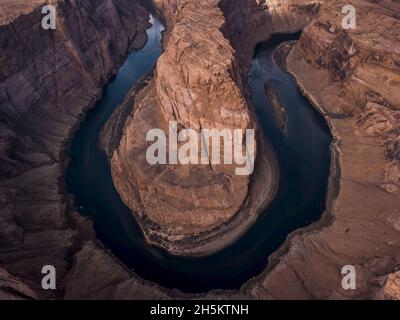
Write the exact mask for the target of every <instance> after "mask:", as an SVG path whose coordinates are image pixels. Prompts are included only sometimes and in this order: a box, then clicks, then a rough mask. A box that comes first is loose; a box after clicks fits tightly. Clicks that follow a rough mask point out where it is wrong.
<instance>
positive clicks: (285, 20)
mask: <svg viewBox="0 0 400 320" xmlns="http://www.w3.org/2000/svg"><path fill="white" fill-rule="evenodd" d="M154 2H155V5H156V6H157V7H158V8H159V9H160V10H161V12H162V13H163V15H164V17H165V19H166V21H167V26H168V30H169V32H168V34H167V36H166V37H165V41H164V42H165V48H166V51H165V53H164V55H163V57H162V58H161V59H160V61H159V63H158V66H157V72H156V75H155V77H154V80H153V81H152V83H151V85H150V86H148V87H147V88H146V89H145V90H144V91H142V92H141V93H140V95H141V98H142V99H141V102H140V104H141V105H142V106H143V105H145V104H146V105H147V106H149V107H152V108H154V109H152V110H155V111H156V113H157V114H160V117H159V118H157V119H152V121H159V122H160V123H162V122H163V121H165V119H170V118H173V119H177V120H179V121H180V122H182V123H183V124H185V125H189V124H190V125H191V126H192V125H198V126H199V127H200V126H205V125H206V124H207V125H209V124H210V123H211V124H212V125H214V124H220V123H222V124H223V125H226V124H227V123H230V124H231V125H240V126H243V128H247V127H256V128H257V122H256V120H255V119H254V118H253V116H252V112H251V106H250V105H249V103H248V92H247V89H246V88H245V86H244V85H243V83H244V82H243V79H244V77H245V75H246V73H247V71H248V68H249V65H250V63H251V59H252V53H253V50H254V47H255V46H256V44H257V43H259V42H261V41H264V40H266V39H268V38H269V36H270V35H271V34H273V33H281V32H292V31H299V30H304V32H303V34H302V37H301V39H300V41H298V43H297V44H296V46H295V47H294V48H293V49H292V51H291V52H290V54H289V56H288V59H287V67H288V69H289V71H290V72H291V73H292V74H293V75H294V76H295V77H296V79H297V81H298V83H299V85H300V86H301V87H302V88H303V90H304V93H305V95H307V96H308V97H309V99H310V100H311V101H312V102H313V104H314V105H315V107H316V108H317V109H318V110H319V111H320V112H321V113H322V114H323V115H324V117H325V118H326V120H327V122H328V123H329V125H330V127H331V130H332V133H333V134H334V136H335V143H334V145H333V146H332V154H333V156H334V158H335V162H334V165H333V166H332V175H331V183H330V196H329V199H328V209H327V212H326V213H325V214H324V216H323V219H322V220H321V222H320V223H318V224H315V225H313V226H311V227H309V228H306V229H304V230H299V231H298V232H296V233H294V234H293V235H291V236H290V237H289V238H288V239H287V241H286V242H285V244H284V245H283V246H282V248H281V249H280V250H279V251H278V252H277V253H276V254H274V255H273V256H272V257H270V264H269V267H268V268H267V269H266V270H265V271H264V272H263V273H262V274H261V275H259V276H257V277H256V278H254V279H252V280H250V281H249V282H248V283H246V284H244V285H243V287H242V288H241V289H240V290H237V291H229V292H225V293H224V292H220V291H219V292H209V293H205V294H204V295H203V296H206V297H207V298H210V299H212V298H216V297H219V298H221V297H223V298H256V299H269V298H283V299H289V298H302V299H307V298H314V299H315V298H319V299H321V298H379V299H381V298H396V297H397V298H398V292H399V291H398V287H399V280H398V279H399V276H398V272H397V273H396V271H397V270H398V268H399V265H400V251H399V246H400V197H399V192H400V191H399V190H400V183H399V177H400V169H399V161H400V159H399V132H400V128H399V108H400V97H399V92H398V90H396V89H398V87H399V84H400V47H399V46H400V41H399V40H400V23H399V19H400V17H399V12H400V4H399V3H398V2H397V1H390V0H382V1H371V2H370V1H366V0H347V1H339V0H330V1H306V0H304V1H300V0H299V1H296V0H292V1H283V0H274V1H268V4H264V3H263V2H261V1H257V0H230V1H228V0H226V1H225V0H222V1H219V2H218V1H211V0H207V1H204V2H203V1H201V2H198V1H194V0H192V1H177V0H169V1H167V0H156V1H154ZM3 3H4V4H6V5H7V16H5V17H2V18H3V19H2V20H1V22H0V43H1V45H0V110H1V119H2V121H1V126H0V154H1V160H0V161H1V166H0V168H1V176H2V178H1V180H0V184H1V186H0V190H1V193H0V195H1V197H0V228H1V230H4V231H2V233H1V234H0V262H1V266H0V287H1V288H7V287H8V288H13V289H12V292H11V291H10V290H3V289H0V296H1V297H6V298H33V299H35V298H49V297H52V298H66V299H70V298H76V299H78V298H91V299H96V298H97V299H101V298H108V299H117V298H125V299H127V298H131V299H132V298H176V297H183V296H185V297H190V295H183V294H181V293H179V292H177V291H173V292H172V291H169V290H166V289H164V288H160V287H159V286H157V285H156V284H153V283H150V282H147V281H144V280H142V279H140V278H139V277H138V276H137V275H135V274H134V273H132V272H129V271H127V270H126V268H125V267H124V266H123V265H121V263H119V261H118V260H116V259H115V258H114V257H113V256H111V255H110V253H108V252H107V251H106V250H104V249H103V248H102V246H101V245H100V244H99V243H98V242H97V241H96V240H95V238H94V235H93V232H92V231H91V226H90V224H89V223H88V222H87V221H86V220H84V219H82V218H81V217H79V216H78V215H77V214H75V213H74V212H72V211H71V209H70V206H68V205H67V198H66V196H65V191H64V189H63V187H62V182H61V181H63V174H64V170H65V165H64V163H65V161H66V155H65V152H64V147H65V145H66V142H67V141H68V140H69V139H70V136H71V134H72V132H73V128H74V127H75V126H76V125H77V124H78V123H79V121H80V120H81V119H82V116H83V114H84V110H86V109H87V108H89V107H90V106H92V105H93V104H94V102H95V100H96V99H98V97H99V94H100V92H101V90H100V88H101V87H102V86H103V85H104V84H105V83H106V82H107V80H108V79H109V78H110V76H111V75H112V74H113V73H115V72H116V70H117V68H118V66H119V65H120V64H121V63H122V61H123V58H124V57H125V56H126V54H127V52H128V50H129V49H131V48H134V47H140V46H141V45H143V43H144V42H145V39H146V38H145V33H144V30H145V29H146V28H147V27H148V24H147V17H148V16H147V14H146V13H145V10H144V9H143V8H142V6H141V5H140V4H139V3H138V2H137V1H119V0H110V1H105V0H104V1H103V0H98V1H94V0H82V1H79V2H68V5H67V2H64V1H61V0H60V1H59V2H58V8H59V10H58V12H59V13H58V14H59V15H61V16H62V17H63V18H64V19H62V21H63V24H62V28H60V29H59V30H58V31H57V32H56V33H55V39H56V41H55V42H54V41H53V38H50V36H45V35H43V34H42V33H41V30H40V28H39V25H40V21H41V20H40V11H39V9H38V5H40V3H41V2H40V1H38V2H34V1H32V2H30V4H31V6H28V5H26V1H22V0H21V1H19V0H18V1H13V2H10V1H5V2H4V1H3ZM22 3H24V4H22ZM349 3H350V4H353V5H354V6H355V7H356V8H357V23H358V28H357V29H356V30H354V31H347V32H345V31H343V30H341V28H340V25H341V18H342V15H341V8H342V7H343V6H344V5H347V4H349ZM21 8H23V9H21ZM176 12H179V13H180V14H179V15H175V14H174V13H176ZM205 12H207V14H208V15H207V22H208V23H207V26H202V22H201V21H200V22H199V21H198V20H197V19H198V18H199V17H202V15H203V14H205ZM89 13H90V14H89ZM89 16H90V17H91V18H90V19H89V18H88V17H89ZM76 19H78V20H79V21H80V22H81V23H82V25H84V26H86V27H85V28H82V29H81V30H80V32H85V36H84V37H79V32H77V31H76V30H74V29H73V26H74V23H72V21H73V20H76ZM100 20H101V21H107V22H108V23H106V24H101V23H96V22H99V21H100ZM182 21H188V22H189V21H190V22H192V23H197V24H199V27H202V28H206V30H207V31H210V32H211V33H210V34H212V35H213V36H214V37H215V41H211V40H210V37H209V34H208V33H201V32H194V33H193V34H192V35H190V34H189V35H188V34H186V32H189V31H190V25H189V26H185V25H182ZM220 28H221V30H222V33H221V32H219V30H220ZM122 29H123V30H125V32H120V31H121V30H122ZM12 30H13V31H12ZM116 30H118V32H116ZM174 30H175V31H174ZM176 30H179V31H180V33H179V35H178V34H177V32H176ZM202 30H204V29H202ZM190 32H192V31H190ZM110 34H112V37H111V36H110ZM93 35H97V36H98V38H97V39H96V40H94V38H93ZM231 35H232V36H231ZM19 39H23V40H24V41H19ZM99 39H102V41H99ZM194 40H195V41H194ZM6 41H11V42H7V43H8V44H7V45H5V43H6ZM13 43H15V45H10V44H13ZM196 43H202V44H204V48H202V49H201V48H196ZM54 44H55V45H54ZM216 45H220V46H222V48H221V49H222V50H221V54H218V55H217V56H215V57H210V58H209V59H215V60H212V62H213V63H216V65H217V68H216V70H212V67H211V66H209V67H207V66H206V65H204V66H203V65H197V64H201V61H195V62H196V63H194V62H193V61H192V60H193V58H191V54H193V53H194V52H196V53H198V52H201V50H205V51H204V52H215V50H216V48H215V46H216ZM55 48H56V49H57V52H60V53H62V54H60V55H56V56H55V57H56V61H55V62H56V63H57V66H59V68H57V69H56V68H53V65H50V66H49V65H48V64H45V63H43V61H48V60H49V57H54V49H55ZM110 48H113V49H114V50H112V54H111V51H109V50H108V49H110ZM186 51H187V52H186ZM178 52H180V53H182V58H183V60H180V59H178V58H177V56H176V54H177V53H178ZM204 52H203V53H204ZM198 60H200V59H198ZM100 61H101V62H100ZM204 61H207V60H204ZM182 62H185V63H189V62H190V63H191V64H189V66H190V67H193V69H191V68H190V69H185V68H186V67H185V63H182ZM33 66H34V67H33ZM195 66H196V68H194V67H195ZM213 71H216V74H214V72H213ZM228 71H229V72H228ZM168 73H171V74H172V75H174V76H173V77H171V78H169V77H168ZM180 74H181V75H185V77H182V78H181V77H179V76H177V75H180ZM217 79H222V80H223V83H226V84H227V85H226V86H225V87H223V89H221V91H220V92H219V90H220V88H219V87H218V88H215V91H213V95H212V97H213V99H212V101H213V102H215V103H216V102H218V104H220V105H221V102H222V105H223V102H226V101H230V100H226V101H225V100H224V99H229V98H231V100H232V101H230V102H231V103H230V104H229V107H230V108H228V111H229V112H228V113H227V116H226V117H220V116H219V112H220V111H221V110H219V109H218V108H219V106H218V107H217V106H215V105H213V106H214V108H212V109H211V110H210V112H206V110H205V109H204V108H205V107H206V106H207V103H206V102H205V101H202V100H201V99H198V101H196V107H195V108H193V109H192V108H188V105H190V103H191V100H188V99H193V98H194V97H195V94H197V95H200V92H201V90H202V89H204V88H208V86H207V85H206V84H212V83H213V80H214V81H215V80H217ZM170 81H179V82H178V83H180V84H183V83H185V84H186V83H187V84H189V85H190V86H188V88H190V89H191V90H192V91H193V93H194V94H193V96H186V95H184V94H183V93H182V92H181V91H180V90H181V89H180V88H179V87H178V86H176V87H175V86H174V83H172V82H170ZM198 83H200V84H202V85H201V86H199V85H198ZM38 84H40V87H38ZM54 84H57V86H56V87H57V88H54ZM184 88H186V87H185V86H184ZM56 89H57V90H56ZM178 89H179V91H178ZM185 90H186V89H185ZM225 90H226V91H225ZM54 92H56V93H57V94H56V95H54V94H53V93H54ZM227 92H229V94H230V97H226V96H224V93H225V94H226V93H227ZM178 102H179V104H178ZM136 110H137V112H140V110H141V108H140V105H139V106H136ZM137 112H135V115H134V117H133V118H131V119H130V120H128V122H127V124H126V127H125V131H124V137H123V138H122V140H121V143H120V146H119V148H118V149H117V150H116V151H115V153H114V155H113V158H112V165H113V167H114V169H113V172H114V179H115V181H116V185H117V187H118V181H117V180H119V178H118V176H116V172H118V171H116V168H117V169H118V166H121V165H122V164H123V163H124V153H125V151H124V148H127V149H125V150H128V148H129V147H131V146H132V145H129V143H128V142H129V141H124V139H125V137H127V136H129V135H132V134H133V133H132V132H131V131H132V129H131V128H132V126H135V125H140V126H146V121H145V120H148V118H144V120H142V121H137V119H136V120H135V119H134V118H135V116H136V115H137V114H138V113H137ZM139 114H140V113H139ZM225 114H226V113H225ZM143 115H145V114H143ZM228 115H229V116H228ZM150 118H154V117H150ZM199 119H203V120H204V121H203V122H199ZM147 125H148V124H147ZM261 143H262V142H261V140H259V141H258V157H257V158H258V159H260V158H261V155H262V154H263V153H262V152H261V150H262V147H263V146H262V145H260V144H261ZM216 170H217V171H216V172H220V173H222V174H223V175H227V176H228V179H226V181H225V182H224V183H225V185H226V186H232V187H237V186H239V185H240V186H243V187H244V188H245V189H246V190H250V187H251V186H250V185H249V182H248V181H247V180H246V179H242V180H240V179H237V178H236V177H233V176H229V170H227V169H223V168H216ZM178 173H179V172H178V170H175V171H173V174H175V175H177V174H178ZM135 174H137V173H134V172H131V173H130V175H131V176H130V177H129V179H127V180H126V182H125V187H130V186H132V187H133V185H135V186H137V185H139V186H140V184H137V183H134V184H133V183H132V181H134V179H136V176H135ZM205 176H207V177H208V178H209V179H213V178H214V175H211V174H210V173H207V172H205ZM149 177H150V174H149V173H147V174H146V175H145V176H144V177H143V176H141V177H140V178H141V179H143V180H142V181H145V179H149ZM120 181H122V180H120ZM120 183H121V182H120ZM164 183H170V182H169V181H166V182H164ZM191 187H193V186H191ZM119 189H120V191H121V195H122V197H123V198H124V194H123V187H122V186H121V185H120V186H119ZM144 192H146V193H147V192H149V191H148V190H145V191H144ZM150 192H151V193H148V194H152V195H153V194H155V195H158V197H159V198H161V196H162V192H159V191H157V190H151V191H150ZM178 192H181V190H179V189H178ZM142 194H144V193H142ZM229 195H230V193H229V191H225V190H224V191H221V196H223V197H226V198H227V199H228V198H229ZM239 195H240V197H239V196H238V198H239V199H235V200H237V202H235V203H232V204H231V205H230V206H228V205H226V204H225V205H224V204H223V205H220V206H216V205H215V204H213V205H214V208H213V210H214V211H215V213H216V216H215V217H211V219H210V220H208V221H206V223H207V224H208V225H209V226H210V225H218V224H221V223H223V221H226V218H227V217H228V216H229V215H230V216H237V214H238V213H237V207H238V206H239V202H242V201H243V199H244V198H245V197H246V196H247V193H246V192H242V193H239ZM168 196H169V197H170V198H173V197H174V196H176V194H175V195H174V194H172V195H168ZM128 200H129V201H128ZM125 201H126V202H127V203H129V204H130V205H131V207H132V208H133V207H135V206H136V205H137V204H139V203H140V202H139V201H136V200H131V199H126V198H125ZM146 205H147V206H148V208H150V210H147V212H148V213H147V214H150V216H151V217H153V218H154V219H155V220H157V219H160V220H162V217H161V218H160V217H158V216H157V214H156V213H153V215H151V214H152V210H151V208H152V207H153V206H154V202H149V203H146ZM207 211H208V212H212V211H211V210H209V209H207V210H204V211H203V212H202V214H203V215H204V216H207ZM178 216H179V210H177V211H176V217H178ZM202 228H204V226H202V224H200V223H197V224H195V225H194V227H193V229H190V228H188V229H186V234H190V233H191V232H200V231H201V230H202ZM169 243H171V242H169ZM179 249H182V248H179ZM208 250H209V248H208ZM181 251H182V250H181ZM260 254H262V253H260ZM49 260H51V261H54V264H55V265H56V267H57V269H58V270H60V272H59V282H60V284H62V288H63V289H62V290H60V291H58V292H53V293H48V292H43V291H42V290H41V289H40V288H39V284H40V279H38V277H39V276H40V274H39V273H38V272H37V270H39V269H40V268H41V267H42V266H43V265H45V264H48V263H49V262H48V261H49ZM349 261H350V262H351V263H352V264H355V265H356V267H357V270H359V275H358V279H359V280H358V283H357V284H358V290H357V291H343V290H342V289H341V288H340V287H339V285H340V279H341V275H340V268H341V266H342V265H344V264H347V263H349ZM5 270H7V271H5ZM15 276H18V278H16V277H15ZM10 292H11V293H10ZM193 297H198V296H193Z"/></svg>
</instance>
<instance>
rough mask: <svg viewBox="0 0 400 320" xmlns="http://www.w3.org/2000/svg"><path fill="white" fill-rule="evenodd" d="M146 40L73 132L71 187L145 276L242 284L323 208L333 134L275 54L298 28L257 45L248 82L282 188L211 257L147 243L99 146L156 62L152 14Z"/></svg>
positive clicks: (181, 282)
mask: <svg viewBox="0 0 400 320" xmlns="http://www.w3.org/2000/svg"><path fill="white" fill-rule="evenodd" d="M152 22H153V27H152V28H151V29H149V30H148V36H149V41H148V43H147V44H146V46H145V47H144V48H143V49H142V50H139V51H137V52H134V53H132V54H130V55H129V56H128V58H127V59H126V61H125V63H124V64H123V66H122V67H121V69H120V70H119V72H118V74H117V75H116V77H115V78H114V79H113V80H112V82H111V83H110V84H109V85H108V86H107V87H106V88H105V89H104V95H103V97H102V99H101V100H100V101H99V102H98V103H97V104H96V106H95V107H94V108H92V109H91V110H90V111H89V112H88V114H87V116H86V118H85V120H84V121H83V123H82V124H81V126H80V128H79V130H78V131H77V133H76V134H75V136H74V139H73V141H72V144H71V148H70V158H71V163H70V166H69V168H68V171H67V187H68V190H69V192H70V193H71V194H73V195H74V196H75V206H76V208H77V211H79V212H80V213H81V214H82V215H84V216H87V217H89V218H90V219H91V220H92V221H93V224H94V229H95V232H96V236H97V238H98V239H99V240H100V241H101V242H102V243H103V244H104V246H105V247H107V248H108V249H110V251H111V252H112V253H113V254H114V255H115V256H116V257H118V258H119V259H120V260H121V261H122V262H124V263H125V264H126V265H127V266H128V267H130V268H132V269H133V270H134V271H135V272H136V273H137V274H138V275H139V276H141V277H143V278H144V279H146V280H151V281H154V282H156V283H158V284H160V285H162V286H165V287H168V288H178V289H180V290H182V291H185V292H203V291H206V290H210V289H217V288H218V289H233V288H239V287H240V286H241V285H242V284H244V283H245V282H246V281H247V280H249V279H250V278H252V277H254V276H256V275H257V274H259V273H260V272H261V271H262V270H263V269H265V268H266V266H267V262H268V257H269V256H270V255H271V254H272V253H273V252H275V251H276V250H277V249H278V248H279V246H280V245H282V243H283V242H284V240H285V239H286V237H287V236H288V235H289V234H290V233H291V232H293V231H295V230H296V229H298V228H301V227H304V226H307V225H309V224H310V223H312V222H313V221H316V220H318V219H319V217H320V216H321V214H322V212H323V211H324V205H325V199H326V193H327V184H328V177H329V168H330V143H331V140H332V138H331V136H330V133H329V129H328V127H327V125H326V124H325V122H324V120H323V118H322V117H321V116H320V115H319V114H317V112H316V111H315V110H314V108H313V107H312V106H311V105H310V103H309V102H308V101H307V99H305V98H304V97H303V96H302V95H301V93H300V92H299V90H298V88H297V86H296V83H295V81H294V80H293V78H292V77H291V76H290V75H289V74H287V73H285V72H283V71H282V70H281V69H279V67H278V66H277V65H276V64H275V63H274V62H273V61H272V59H271V53H272V51H273V49H274V48H276V46H277V45H278V44H279V43H281V42H283V41H286V40H288V39H290V38H292V36H287V37H286V36H281V37H275V38H274V40H272V41H270V42H268V43H267V44H264V45H261V46H259V47H258V49H257V50H256V54H255V56H254V61H253V64H252V68H251V71H250V74H249V77H248V84H249V86H250V88H251V90H252V100H253V104H254V107H255V110H256V114H257V117H258V119H259V121H260V123H261V125H262V128H263V131H264V133H265V136H266V137H268V138H267V139H268V140H269V141H270V143H271V144H272V146H273V148H274V149H275V151H276V154H277V157H278V161H279V167H280V181H279V189H278V193H277V196H276V197H275V199H274V200H273V202H272V203H271V204H270V206H269V207H268V209H267V210H266V211H265V212H264V213H263V214H262V215H261V216H260V217H259V219H258V221H257V222H256V223H255V224H254V226H253V227H252V228H251V229H250V230H249V231H248V232H247V233H246V234H245V235H244V236H243V237H242V238H241V239H239V240H238V241H237V242H236V243H234V244H233V245H231V246H229V247H228V248H226V249H224V250H222V251H220V252H218V253H216V254H214V255H212V256H208V257H202V258H192V257H191V258H189V257H176V256H172V255H170V254H168V253H167V252H166V251H164V250H162V249H158V248H155V247H153V246H150V245H148V244H147V243H146V242H145V241H144V238H143V235H142V233H141V230H140V228H139V226H138V225H137V223H136V221H135V219H134V218H133V215H132V214H131V212H130V210H129V209H128V208H127V207H126V206H125V205H124V204H123V203H122V201H121V199H120V197H119V195H118V193H117V192H116V190H115V187H114V185H113V182H112V178H111V172H110V166H109V163H108V161H107V158H106V156H105V154H104V152H103V151H102V150H100V149H99V148H98V141H99V136H100V132H101V130H102V128H103V127H104V125H105V123H106V122H107V120H108V119H109V118H110V116H111V115H112V113H113V111H114V110H115V108H117V106H118V105H119V104H120V103H121V102H122V101H123V99H124V97H125V95H126V94H127V92H128V91H129V89H130V88H131V87H132V86H133V85H134V84H135V82H137V81H138V80H139V79H140V78H141V77H142V76H143V75H145V74H146V73H147V72H148V71H149V70H151V68H152V67H153V66H154V65H155V63H156V62H157V59H158V57H159V56H160V54H161V52H162V49H161V38H162V30H163V27H162V25H161V23H160V22H159V21H157V20H156V19H154V18H152ZM267 82H272V83H273V84H274V85H275V87H276V88H277V91H278V93H279V96H280V98H281V100H282V103H283V105H284V108H285V110H286V113H287V116H288V133H287V136H286V135H284V134H282V132H281V131H280V130H279V128H278V127H277V125H276V124H275V121H274V116H273V113H272V110H271V108H270V106H269V104H268V101H267V99H266V97H265V93H264V84H265V83H267Z"/></svg>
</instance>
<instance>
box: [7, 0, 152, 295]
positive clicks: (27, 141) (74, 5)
mask: <svg viewBox="0 0 400 320" xmlns="http://www.w3.org/2000/svg"><path fill="white" fill-rule="evenodd" d="M52 3H53V4H55V5H57V29H56V30H55V31H53V30H43V29H42V28H41V21H42V18H43V15H42V14H41V9H42V7H41V5H42V4H44V1H31V2H26V1H12V2H10V1H6V2H2V4H1V6H2V8H5V11H4V15H3V12H2V19H1V25H0V174H1V178H0V229H1V233H0V265H1V266H2V267H4V268H5V269H6V270H7V271H8V272H10V273H11V274H12V275H14V276H16V275H17V276H18V277H20V278H21V279H23V280H24V281H25V282H26V283H27V284H28V285H31V287H32V288H33V289H35V290H38V292H40V293H41V294H42V293H43V294H44V295H45V296H47V295H50V296H59V295H60V294H61V291H62V279H63V278H64V276H65V273H66V271H67V269H69V268H70V265H71V261H72V255H73V253H74V252H75V250H77V249H79V247H80V242H81V236H80V234H79V233H78V231H77V229H76V228H75V227H74V226H73V224H72V222H71V219H70V217H69V214H67V212H68V211H69V206H68V202H67V199H66V198H65V190H64V187H63V186H64V182H63V181H64V169H65V166H66V153H65V151H64V149H65V147H66V146H67V143H68V140H69V139H70V135H71V134H72V132H73V131H74V128H75V127H76V125H77V124H78V122H79V121H81V119H82V117H83V115H84V113H85V111H86V110H87V109H88V108H90V107H92V106H93V105H94V103H95V102H96V100H97V99H98V98H99V97H100V95H101V92H102V87H103V86H104V85H105V84H106V83H107V82H108V81H109V79H110V78H111V77H112V75H114V74H115V73H116V72H117V70H118V68H119V66H120V65H121V63H122V62H123V60H124V58H125V57H126V55H127V54H128V52H129V51H131V50H132V49H134V48H139V47H141V46H143V45H144V43H145V42H146V32H145V30H146V29H147V28H148V27H149V24H148V18H149V16H148V14H147V12H146V11H145V10H144V9H142V8H141V7H140V5H139V4H138V3H137V1H122V0H113V1H109V0H104V1H103V0H102V1H95V0H83V1H58V2H57V3H56V2H54V1H53V2H52ZM71 214H72V215H74V213H71ZM47 264H51V265H54V266H55V267H56V268H57V271H58V273H57V275H58V278H57V279H58V280H59V281H58V284H59V286H58V287H59V288H60V289H59V291H57V292H52V293H48V292H46V293H44V292H43V291H41V289H40V288H39V286H40V283H41V277H42V274H41V269H42V267H43V266H44V265H47ZM1 283H3V280H0V284H1ZM0 286H2V285H0Z"/></svg>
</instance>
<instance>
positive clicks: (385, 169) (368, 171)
mask: <svg viewBox="0 0 400 320" xmlns="http://www.w3.org/2000/svg"><path fill="white" fill-rule="evenodd" d="M348 3H349V2H348V1H347V2H346V3H345V2H344V1H329V2H327V3H324V4H323V5H322V6H321V14H320V16H319V18H318V19H317V20H315V21H313V22H312V23H311V24H310V25H308V26H307V27H306V28H305V30H304V32H303V34H302V37H301V39H300V41H299V42H298V43H297V45H296V46H295V48H294V49H293V50H292V52H291V53H290V55H289V57H288V60H287V64H288V68H289V71H290V72H291V73H292V74H293V75H294V76H295V77H296V78H297V80H298V83H299V85H300V86H301V87H302V88H303V90H304V92H305V95H307V96H308V97H309V98H310V100H311V101H312V102H313V103H314V105H315V106H316V108H317V109H318V110H320V112H321V113H322V114H323V115H324V116H325V118H326V120H327V121H328V123H329V125H330V127H331V131H332V133H333V134H334V137H335V139H336V142H335V144H334V145H333V147H332V152H333V155H334V157H335V164H334V167H333V168H332V181H331V186H330V190H331V192H330V198H329V201H328V212H326V214H325V216H324V218H323V221H322V222H321V226H320V227H318V226H315V228H310V229H309V230H304V231H301V232H297V233H296V234H295V235H294V236H292V237H291V238H290V240H289V241H288V242H287V244H286V245H285V248H284V249H282V250H281V252H279V253H278V254H277V255H276V256H275V257H274V259H272V261H273V264H274V266H273V267H271V268H270V269H269V270H268V271H267V272H265V274H264V275H262V276H261V277H259V279H258V281H255V282H254V283H253V284H252V285H251V286H249V287H247V288H248V290H249V291H248V292H249V293H250V294H251V295H252V296H255V297H258V298H265V297H270V298H318V299H323V298H371V297H374V296H378V297H380V296H381V291H380V288H381V287H382V285H383V284H385V282H386V281H387V279H389V280H388V282H387V285H386V287H385V288H386V289H384V290H386V291H387V292H388V293H387V297H390V296H395V292H396V290H395V287H396V284H395V283H396V281H397V280H395V279H396V276H395V275H394V274H392V273H393V272H394V271H395V270H398V268H399V266H400V255H399V246H400V232H399V231H400V228H399V225H400V197H399V192H400V188H399V187H400V175H399V172H400V171H399V170H400V162H399V148H398V147H399V134H400V129H399V119H400V113H399V112H400V95H399V90H398V88H399V86H400V65H399V61H400V45H399V43H400V42H399V41H398V40H399V39H400V22H399V16H398V13H399V12H400V7H399V4H398V3H396V2H394V1H380V2H372V1H371V2H368V1H350V3H351V4H353V5H354V6H355V8H356V10H357V29H355V30H343V29H342V27H341V21H342V17H343V15H342V14H341V9H342V7H343V6H344V5H346V4H348ZM349 264H350V265H353V266H354V267H355V268H356V272H357V290H348V291H345V290H343V289H342V288H341V277H342V275H341V274H340V272H341V269H342V267H343V266H345V265H349ZM390 274H392V275H390ZM388 275H390V276H389V277H388ZM397 283H398V281H397ZM283 288H286V289H283Z"/></svg>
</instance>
